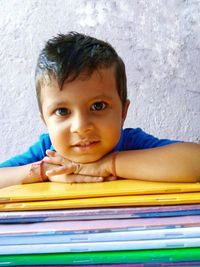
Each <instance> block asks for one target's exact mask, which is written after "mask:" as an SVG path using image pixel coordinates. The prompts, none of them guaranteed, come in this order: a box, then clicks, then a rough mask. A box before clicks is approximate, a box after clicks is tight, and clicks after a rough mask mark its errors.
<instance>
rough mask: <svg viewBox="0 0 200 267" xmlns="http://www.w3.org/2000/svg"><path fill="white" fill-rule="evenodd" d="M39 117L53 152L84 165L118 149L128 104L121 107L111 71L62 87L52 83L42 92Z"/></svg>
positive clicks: (107, 69)
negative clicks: (47, 132) (41, 118)
mask: <svg viewBox="0 0 200 267" xmlns="http://www.w3.org/2000/svg"><path fill="white" fill-rule="evenodd" d="M41 103H42V112H43V114H42V117H43V120H44V122H45V124H46V126H47V129H48V131H49V135H50V138H51V141H52V144H53V146H54V148H55V150H56V151H57V152H58V153H59V154H61V155H62V156H63V157H65V158H67V159H70V160H72V161H75V162H80V163H86V162H92V161H96V160H98V159H100V158H102V157H103V156H104V155H106V154H107V153H109V152H111V151H112V149H113V148H114V147H115V146H116V145H117V143H118V141H119V138H120V133H121V128H122V126H123V123H124V120H125V117H126V112H127V109H128V104H129V101H127V104H126V105H125V106H124V107H122V103H121V100H120V97H119V95H118V92H117V88H116V81H115V76H114V68H105V69H100V70H98V71H94V72H93V74H92V75H91V76H90V77H84V75H80V77H79V78H78V79H76V80H74V81H72V82H69V83H67V82H66V83H64V85H63V88H62V90H60V89H59V87H58V84H57V82H56V81H55V80H54V81H52V82H51V83H49V84H47V85H45V86H44V87H43V88H42V90H41Z"/></svg>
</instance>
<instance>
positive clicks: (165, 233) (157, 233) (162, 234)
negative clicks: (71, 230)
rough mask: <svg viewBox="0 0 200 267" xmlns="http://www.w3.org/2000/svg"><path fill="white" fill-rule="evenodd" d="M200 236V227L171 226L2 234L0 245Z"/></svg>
mask: <svg viewBox="0 0 200 267" xmlns="http://www.w3.org/2000/svg"><path fill="white" fill-rule="evenodd" d="M181 238H200V227H190V228H172V229H158V230H142V231H141V230H140V231H119V232H104V233H89V234H88V233H86V234H78V233H77V234H67V233H66V234H63V233H61V234H56V235H55V234H54V233H51V234H47V235H46V234H44V235H43V234H41V233H40V234H38V235H37V234H35V235H22V236H15V235H13V236H12V235H5V236H4V235H3V236H0V245H23V244H29V245H32V244H55V243H57V244H61V243H85V242H110V241H138V240H158V239H181Z"/></svg>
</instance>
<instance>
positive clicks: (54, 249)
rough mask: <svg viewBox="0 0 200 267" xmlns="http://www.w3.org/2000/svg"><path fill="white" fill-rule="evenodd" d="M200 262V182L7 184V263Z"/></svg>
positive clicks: (0, 261) (2, 245) (0, 231)
mask: <svg viewBox="0 0 200 267" xmlns="http://www.w3.org/2000/svg"><path fill="white" fill-rule="evenodd" d="M16 265H20V266H22V265H24V266H34V265H37V266H39V265H42V266H59V265H60V266H90V267H91V266H98V265H100V266H110V267H111V266H140V267H141V266H200V184H199V183H161V182H147V181H138V180H125V179H123V180H116V181H110V182H104V183H95V184H94V183H88V184H62V183H51V182H47V183H36V184H26V185H18V186H11V187H7V188H4V189H1V190H0V266H16Z"/></svg>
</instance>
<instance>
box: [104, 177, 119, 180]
mask: <svg viewBox="0 0 200 267" xmlns="http://www.w3.org/2000/svg"><path fill="white" fill-rule="evenodd" d="M114 180H117V177H115V176H108V177H104V181H114Z"/></svg>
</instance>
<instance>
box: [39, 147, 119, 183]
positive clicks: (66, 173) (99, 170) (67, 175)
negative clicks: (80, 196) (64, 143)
mask: <svg viewBox="0 0 200 267" xmlns="http://www.w3.org/2000/svg"><path fill="white" fill-rule="evenodd" d="M46 154H47V157H45V158H44V159H43V161H44V162H46V163H48V164H51V166H52V165H55V168H51V169H50V170H48V171H46V173H45V174H46V175H47V176H48V177H49V180H51V181H52V182H53V181H54V182H68V183H84V182H86V183H90V182H103V181H111V180H116V177H114V176H112V174H111V172H110V171H109V170H108V169H109V164H108V163H109V162H110V160H111V159H110V158H111V156H109V157H108V156H107V157H106V159H105V158H104V159H101V160H99V161H96V162H92V163H87V164H80V163H75V162H72V161H70V160H68V159H66V158H64V157H62V156H61V155H60V154H58V153H57V152H55V151H51V150H47V151H46Z"/></svg>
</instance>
